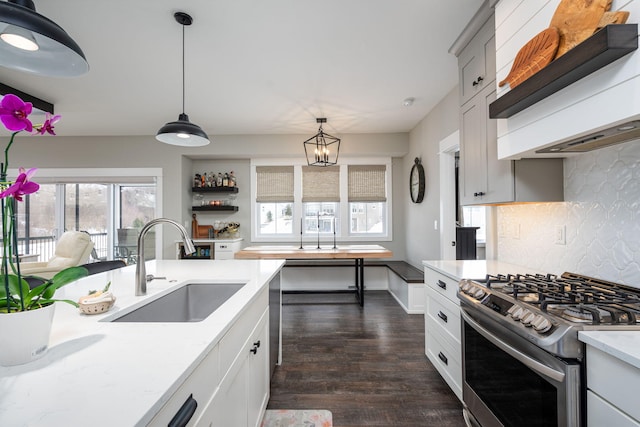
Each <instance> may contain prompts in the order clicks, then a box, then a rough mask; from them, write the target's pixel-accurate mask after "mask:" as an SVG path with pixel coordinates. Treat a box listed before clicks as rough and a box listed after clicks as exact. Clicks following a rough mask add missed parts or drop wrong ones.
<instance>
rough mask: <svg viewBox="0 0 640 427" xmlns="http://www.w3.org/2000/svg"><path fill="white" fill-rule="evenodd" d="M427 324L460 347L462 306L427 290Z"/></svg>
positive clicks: (434, 291)
mask: <svg viewBox="0 0 640 427" xmlns="http://www.w3.org/2000/svg"><path fill="white" fill-rule="evenodd" d="M426 316H427V319H426V320H427V323H426V327H428V328H429V329H439V332H440V333H441V334H442V335H444V336H446V337H448V338H449V339H450V340H452V341H453V342H455V343H456V344H457V345H458V346H460V306H458V305H456V304H454V303H452V302H451V301H449V300H448V299H446V298H445V297H443V296H442V295H440V294H439V293H438V292H437V291H436V290H434V289H432V288H427V310H426Z"/></svg>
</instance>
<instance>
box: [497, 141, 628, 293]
mask: <svg viewBox="0 0 640 427" xmlns="http://www.w3.org/2000/svg"><path fill="white" fill-rule="evenodd" d="M564 185H565V202H563V203H544V204H525V205H513V206H501V207H498V208H497V212H498V224H499V225H498V259H500V261H506V262H510V263H514V264H520V265H526V266H527V267H531V268H535V269H539V270H541V271H543V272H546V273H555V274H561V273H563V272H565V271H569V272H572V273H580V274H584V275H587V276H592V277H598V278H601V279H604V280H609V281H613V282H619V283H623V284H627V285H630V286H635V287H639V288H640V140H639V141H633V142H628V143H626V144H623V145H618V146H613V147H609V148H604V149H601V150H596V151H592V152H589V153H585V154H581V155H579V156H576V157H572V158H568V159H565V163H564ZM558 227H566V244H565V245H559V244H556V243H555V241H556V235H557V229H558ZM518 228H519V236H518V233H515V232H514V230H517V229H518Z"/></svg>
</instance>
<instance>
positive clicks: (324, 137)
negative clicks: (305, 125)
mask: <svg viewBox="0 0 640 427" xmlns="http://www.w3.org/2000/svg"><path fill="white" fill-rule="evenodd" d="M326 122H327V119H326V118H324V117H322V118H318V119H316V123H320V129H318V133H317V134H316V135H314V136H312V137H311V138H309V139H307V140H306V141H305V142H304V154H305V155H306V157H307V164H308V165H309V166H321V167H324V166H331V165H335V164H336V163H338V154H339V153H340V139H339V138H336V137H335V136H331V135H329V134H328V133H325V132H324V131H323V130H322V123H326Z"/></svg>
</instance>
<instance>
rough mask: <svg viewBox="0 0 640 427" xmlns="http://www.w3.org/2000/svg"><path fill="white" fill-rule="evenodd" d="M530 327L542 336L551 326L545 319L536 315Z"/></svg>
mask: <svg viewBox="0 0 640 427" xmlns="http://www.w3.org/2000/svg"><path fill="white" fill-rule="evenodd" d="M531 326H532V327H533V329H534V330H535V331H536V332H539V333H541V334H543V333H545V332H547V331H548V330H549V329H551V326H552V325H551V322H550V321H549V320H547V319H545V318H544V317H542V316H541V315H538V316H536V317H535V318H534V319H533V321H532V322H531Z"/></svg>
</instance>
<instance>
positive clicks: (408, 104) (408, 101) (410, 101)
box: [402, 97, 416, 107]
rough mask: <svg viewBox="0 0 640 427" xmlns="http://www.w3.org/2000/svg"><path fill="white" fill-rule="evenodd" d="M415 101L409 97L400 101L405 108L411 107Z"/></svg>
mask: <svg viewBox="0 0 640 427" xmlns="http://www.w3.org/2000/svg"><path fill="white" fill-rule="evenodd" d="M415 100H416V99H415V98H413V97H411V98H405V99H404V101H402V105H404V106H405V107H411V106H412V105H413V103H414V101H415Z"/></svg>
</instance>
